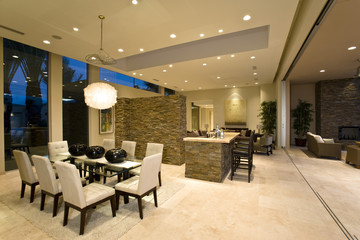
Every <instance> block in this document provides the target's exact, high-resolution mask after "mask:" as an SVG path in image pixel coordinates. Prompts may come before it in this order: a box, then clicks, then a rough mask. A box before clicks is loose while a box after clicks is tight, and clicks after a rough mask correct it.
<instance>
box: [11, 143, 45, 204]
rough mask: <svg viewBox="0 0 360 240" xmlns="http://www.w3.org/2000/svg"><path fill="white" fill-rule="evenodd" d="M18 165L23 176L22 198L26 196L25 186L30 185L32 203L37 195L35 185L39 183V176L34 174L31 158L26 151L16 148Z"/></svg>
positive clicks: (15, 155) (15, 153) (14, 152)
mask: <svg viewBox="0 0 360 240" xmlns="http://www.w3.org/2000/svg"><path fill="white" fill-rule="evenodd" d="M13 154H14V157H15V161H16V165H17V167H18V169H19V172H20V178H21V193H20V198H23V197H24V194H25V186H26V185H29V186H30V187H31V193H30V203H32V202H33V201H34V195H35V187H36V185H38V184H39V181H38V178H37V176H36V175H35V174H34V171H33V169H32V166H31V162H30V159H29V157H28V155H27V154H26V152H23V151H19V150H14V151H13Z"/></svg>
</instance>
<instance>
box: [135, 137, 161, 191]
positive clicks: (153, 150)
mask: <svg viewBox="0 0 360 240" xmlns="http://www.w3.org/2000/svg"><path fill="white" fill-rule="evenodd" d="M163 149H164V144H161V143H148V144H147V145H146V153H145V157H148V156H151V155H154V154H157V153H161V161H162V154H163ZM140 171H141V167H138V168H134V169H132V170H130V171H129V173H130V174H131V175H140ZM158 178H159V185H160V186H161V164H160V166H159V173H158Z"/></svg>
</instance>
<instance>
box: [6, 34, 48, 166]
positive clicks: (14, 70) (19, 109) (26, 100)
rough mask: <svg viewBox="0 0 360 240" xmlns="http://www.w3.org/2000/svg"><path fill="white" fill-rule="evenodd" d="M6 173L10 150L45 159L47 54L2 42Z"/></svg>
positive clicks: (22, 45) (12, 163) (21, 45)
mask: <svg viewBox="0 0 360 240" xmlns="http://www.w3.org/2000/svg"><path fill="white" fill-rule="evenodd" d="M3 44H4V132H5V139H4V140H5V141H4V142H5V170H6V171H8V170H12V169H15V168H17V166H16V163H15V161H14V159H13V156H12V150H14V149H18V150H23V151H26V152H28V153H31V154H38V155H48V151H47V143H48V135H49V134H48V101H47V100H48V92H47V91H48V52H46V51H43V50H41V49H38V48H34V47H31V46H28V45H25V44H22V43H18V42H15V41H11V40H8V39H4V41H3Z"/></svg>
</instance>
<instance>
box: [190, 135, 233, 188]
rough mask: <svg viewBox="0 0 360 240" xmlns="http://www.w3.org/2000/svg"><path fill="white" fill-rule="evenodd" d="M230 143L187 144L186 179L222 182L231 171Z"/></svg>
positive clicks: (231, 146) (231, 145)
mask: <svg viewBox="0 0 360 240" xmlns="http://www.w3.org/2000/svg"><path fill="white" fill-rule="evenodd" d="M233 146H234V140H233V141H231V142H230V143H209V142H190V141H186V142H185V153H186V156H185V158H186V169H185V177H189V178H196V179H201V180H206V181H212V182H222V181H223V180H224V178H225V177H226V176H227V174H228V173H229V171H230V167H231V165H230V164H231V149H232V148H233Z"/></svg>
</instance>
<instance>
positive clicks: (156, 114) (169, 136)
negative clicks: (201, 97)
mask: <svg viewBox="0 0 360 240" xmlns="http://www.w3.org/2000/svg"><path fill="white" fill-rule="evenodd" d="M184 137H186V98H185V97H184V96H181V95H171V96H160V97H149V98H132V99H126V98H120V99H118V102H117V103H116V106H115V145H116V147H120V146H121V142H122V141H123V140H129V141H135V142H136V152H135V155H136V156H137V157H139V158H143V157H144V156H145V151H146V144H147V143H148V142H153V143H162V144H164V152H163V163H169V164H174V165H181V164H183V163H184V162H185V145H184V142H183V138H184Z"/></svg>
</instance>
